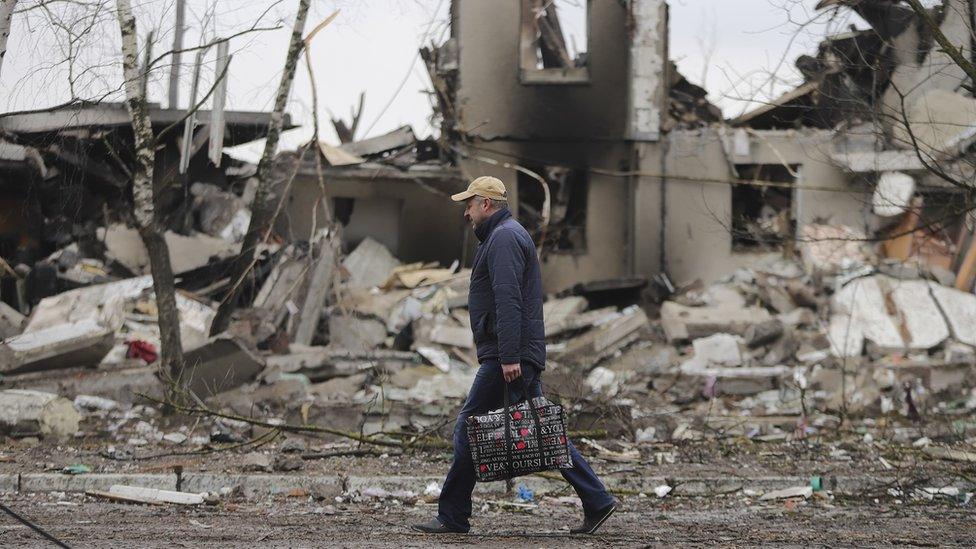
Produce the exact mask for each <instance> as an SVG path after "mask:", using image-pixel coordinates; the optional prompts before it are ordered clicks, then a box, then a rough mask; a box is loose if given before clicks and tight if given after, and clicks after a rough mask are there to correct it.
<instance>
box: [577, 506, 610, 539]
mask: <svg viewBox="0 0 976 549" xmlns="http://www.w3.org/2000/svg"><path fill="white" fill-rule="evenodd" d="M616 510H617V504H616V503H611V504H610V505H608V506H607V507H605V508H604V509H603V510H601V511H598V512H596V513H594V514H593V516H589V517H588V516H585V515H584V517H583V524H582V525H580V526H578V527H576V528H573V529H572V530H570V531H569V533H570V534H594V533H596V531H597V529H598V528H600V526H601V525H603V523H604V522H606V521H607V519H608V518H610V515H612V514H613V512H614V511H616Z"/></svg>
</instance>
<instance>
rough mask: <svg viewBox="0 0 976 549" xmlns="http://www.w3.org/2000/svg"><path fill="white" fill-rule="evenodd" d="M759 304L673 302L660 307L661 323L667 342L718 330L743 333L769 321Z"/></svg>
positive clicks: (765, 311)
mask: <svg viewBox="0 0 976 549" xmlns="http://www.w3.org/2000/svg"><path fill="white" fill-rule="evenodd" d="M771 318H772V316H770V314H769V311H767V310H766V309H764V308H762V307H745V308H723V307H686V306H684V305H681V304H679V303H675V302H673V301H665V302H664V304H663V305H662V306H661V326H662V327H663V328H664V334H665V335H666V336H667V338H668V341H684V340H688V339H695V338H700V337H705V336H709V335H712V334H715V333H719V332H726V333H730V334H736V335H742V334H743V333H745V331H746V328H748V327H749V326H751V325H753V324H758V323H760V322H765V321H767V320H770V319H771Z"/></svg>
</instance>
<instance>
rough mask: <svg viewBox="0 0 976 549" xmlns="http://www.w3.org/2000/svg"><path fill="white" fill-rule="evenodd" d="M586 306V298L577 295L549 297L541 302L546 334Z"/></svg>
mask: <svg viewBox="0 0 976 549" xmlns="http://www.w3.org/2000/svg"><path fill="white" fill-rule="evenodd" d="M586 307H587V303H586V298H585V297H582V296H578V295H573V296H569V297H563V298H559V299H550V300H549V301H546V302H545V303H543V304H542V318H543V319H545V325H546V334H547V335H548V334H549V333H551V332H552V331H553V329H554V327H555V326H558V325H559V324H560V323H562V322H564V321H565V320H566V319H567V318H569V317H572V316H574V315H577V314H579V313H581V312H583V310H584V309H586Z"/></svg>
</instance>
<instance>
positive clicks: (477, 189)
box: [451, 175, 508, 202]
mask: <svg viewBox="0 0 976 549" xmlns="http://www.w3.org/2000/svg"><path fill="white" fill-rule="evenodd" d="M472 196H480V197H482V198H490V199H492V200H508V192H507V191H506V190H505V184H504V183H502V181H501V179H498V178H497V177H491V176H487V175H483V176H481V177H479V178H477V179H475V180H474V181H472V182H471V184H469V185H468V190H466V191H464V192H461V193H457V194H455V195H453V196H451V200H453V201H455V202H464V201H465V200H467V199H469V198H471V197H472Z"/></svg>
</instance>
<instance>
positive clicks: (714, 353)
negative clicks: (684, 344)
mask: <svg viewBox="0 0 976 549" xmlns="http://www.w3.org/2000/svg"><path fill="white" fill-rule="evenodd" d="M691 346H692V348H693V349H694V350H695V359H696V361H698V362H699V363H700V364H704V365H715V366H739V365H741V364H742V352H741V351H740V350H739V338H738V337H736V336H734V335H731V334H712V335H710V336H708V337H701V338H698V339H696V340H694V341H692V342H691Z"/></svg>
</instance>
